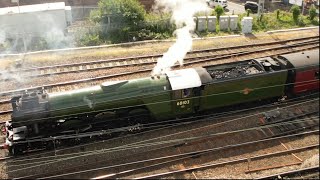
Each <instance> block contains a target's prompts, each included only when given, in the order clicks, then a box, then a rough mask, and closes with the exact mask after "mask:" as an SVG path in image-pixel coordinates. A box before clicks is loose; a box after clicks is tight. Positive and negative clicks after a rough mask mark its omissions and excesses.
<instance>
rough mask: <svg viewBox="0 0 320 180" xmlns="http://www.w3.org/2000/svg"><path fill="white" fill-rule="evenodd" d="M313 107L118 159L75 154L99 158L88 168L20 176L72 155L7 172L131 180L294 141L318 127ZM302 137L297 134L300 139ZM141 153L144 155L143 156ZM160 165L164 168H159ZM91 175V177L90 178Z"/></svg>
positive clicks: (196, 132)
mask: <svg viewBox="0 0 320 180" xmlns="http://www.w3.org/2000/svg"><path fill="white" fill-rule="evenodd" d="M309 103H311V102H309ZM313 103H315V102H313ZM313 103H311V104H308V103H306V104H304V103H302V104H301V103H299V104H297V105H292V106H290V107H286V108H285V110H284V111H281V116H277V117H276V118H274V119H273V121H270V122H269V124H267V123H264V124H262V122H261V118H265V117H266V116H267V115H268V114H269V115H270V114H271V115H272V114H273V113H275V112H274V110H273V111H269V113H267V114H266V113H264V114H263V113H259V114H258V115H253V116H251V118H249V117H243V118H244V119H246V121H250V122H251V123H250V125H248V124H246V123H248V122H243V124H246V126H248V127H247V128H245V127H241V128H240V129H237V128H235V129H232V128H231V127H229V126H227V125H226V124H230V123H231V124H232V123H236V122H235V121H234V120H233V121H232V122H231V121H229V122H223V123H222V124H224V125H226V126H224V127H222V126H221V124H220V125H217V124H214V125H211V126H210V125H209V126H206V127H203V126H201V127H200V128H195V129H190V130H187V131H184V132H179V133H174V134H169V135H166V136H164V137H158V138H155V139H153V140H152V141H151V140H150V139H149V140H147V141H142V142H138V143H134V144H129V145H128V144H127V145H123V146H122V148H124V149H126V150H127V151H132V150H133V152H135V153H129V155H127V156H123V154H121V153H120V154H119V158H116V157H117V156H114V155H111V154H109V153H110V152H109V153H108V151H124V150H123V149H121V147H120V148H111V149H109V150H104V151H103V150H99V151H98V152H91V156H90V153H89V154H86V153H81V154H78V155H79V157H80V156H81V157H84V156H90V158H93V157H92V155H94V154H95V155H97V156H98V157H99V158H98V159H96V161H95V162H93V163H89V164H88V163H86V165H85V166H81V165H80V166H79V163H76V164H77V166H76V167H73V168H71V167H70V166H69V165H68V166H67V167H65V168H63V169H64V170H63V171H59V170H57V171H54V172H50V173H47V172H46V171H44V170H41V171H38V172H42V174H41V173H40V174H37V173H34V172H30V173H31V174H34V175H32V176H30V175H29V176H26V174H25V173H21V171H23V169H24V170H25V171H32V169H34V168H40V167H42V166H45V165H47V166H48V167H47V168H49V169H50V164H54V163H58V164H57V166H59V164H60V165H62V166H66V165H63V163H66V162H68V163H70V162H72V161H75V159H77V158H79V157H74V155H73V156H71V157H68V156H67V157H66V156H63V157H62V158H61V159H60V158H53V159H52V160H49V159H43V160H44V161H43V162H41V161H39V162H38V163H36V164H35V165H32V163H31V164H30V163H29V164H25V165H24V166H23V163H22V162H21V161H16V163H18V164H17V165H15V164H14V161H12V162H11V161H10V162H7V164H8V170H9V174H10V173H11V174H12V175H13V174H14V175H15V176H14V177H24V178H39V177H46V178H47V177H52V178H59V177H60V178H61V177H67V178H70V177H73V178H74V177H81V178H83V177H86V178H89V177H94V176H93V174H97V170H100V171H99V174H101V172H109V171H110V170H111V171H110V174H113V175H112V176H110V177H111V178H115V177H124V178H127V177H129V178H133V176H130V175H132V174H130V172H131V173H134V175H136V174H137V172H140V174H141V170H143V171H150V168H155V167H159V166H160V165H166V166H167V165H168V163H169V162H170V163H172V162H176V161H177V162H179V163H178V164H181V161H185V160H186V159H197V157H199V156H204V157H205V154H208V153H209V154H218V151H220V152H221V151H222V152H225V151H226V150H227V149H229V150H230V149H235V148H237V147H238V148H239V147H240V146H242V147H245V148H244V149H246V148H247V145H249V144H251V146H252V147H257V144H258V143H259V144H266V142H267V141H270V142H275V141H276V140H277V143H278V141H279V140H281V139H282V138H289V137H296V136H297V135H299V132H301V131H302V130H305V129H308V128H314V127H317V126H318V123H319V119H318V118H315V117H316V114H317V113H319V112H316V110H315V109H317V106H318V103H315V104H313ZM312 104H313V105H312ZM302 106H303V107H302ZM301 108H302V109H301ZM276 110H279V109H276ZM280 110H281V109H280ZM292 112H293V114H292ZM289 117H291V118H289ZM243 118H239V119H238V121H239V122H241V121H242V120H243ZM292 118H295V119H294V120H293V119H292ZM266 119H268V118H266ZM312 122H313V123H312ZM218 124H219V123H218ZM292 124H296V126H295V128H298V129H296V130H295V131H293V129H291V130H290V128H293V126H291V125H292ZM284 126H286V127H287V128H283V127H284ZM303 127H304V128H303ZM225 128H228V129H229V131H226V130H225ZM230 128H231V130H230ZM261 129H262V130H263V131H264V132H266V131H270V130H271V131H272V132H273V134H272V133H268V134H266V133H263V132H262V131H261ZM208 132H212V133H209V134H208ZM294 133H296V134H294ZM309 133H310V134H314V133H318V131H312V132H309ZM292 134H294V135H292ZM302 134H303V133H302ZM302 134H301V133H300V135H302ZM186 135H188V137H186ZM168 137H171V138H173V139H171V140H170V138H169V139H168ZM237 137H238V138H237ZM228 139H229V140H231V139H233V141H229V140H228ZM244 140H245V141H244ZM213 142H214V143H213ZM246 143H247V144H246ZM195 147H196V148H195ZM314 147H318V145H312V147H311V146H310V147H309V148H314ZM195 149H197V151H195ZM139 150H142V152H139ZM143 150H144V151H145V152H143ZM296 150H297V149H296ZM301 150H302V149H301ZM212 152H215V153H212ZM87 153H88V152H87ZM286 153H289V154H290V153H292V152H291V151H287V152H286ZM149 155H150V156H149ZM152 155H156V156H158V157H154V156H152ZM102 156H106V157H108V158H107V159H103V158H101V157H102ZM159 156H160V157H159ZM110 157H115V158H114V159H113V158H111V159H110ZM137 158H138V160H137ZM139 158H140V159H139ZM181 158H182V159H181ZM246 159H247V158H246ZM149 160H152V161H149ZM79 161H80V162H82V161H83V160H79ZM123 161H124V162H123ZM128 161H129V162H137V163H134V164H131V165H130V164H128V163H129V162H128ZM159 161H160V162H159ZM167 161H168V162H167ZM121 162H123V163H121ZM161 162H162V163H165V164H161ZM33 163H35V162H33ZM68 163H67V164H68ZM97 163H98V164H100V166H101V164H104V165H105V164H109V163H110V164H119V163H120V164H119V166H117V165H111V166H107V167H106V166H104V168H101V167H100V168H98V167H97V168H96V170H92V169H95V168H94V167H95V166H96V164H97ZM150 163H151V164H150ZM159 163H160V164H159ZM120 165H121V166H120ZM88 166H89V167H91V168H92V169H91V170H92V171H89V170H84V168H85V167H86V168H88ZM23 167H24V168H23ZM115 167H116V169H114V168H115ZM133 167H135V168H134V169H135V170H134V171H133V170H132V168H133ZM136 167H141V168H142V169H141V168H138V169H136ZM51 168H52V167H51ZM68 168H69V169H68ZM119 168H120V170H119ZM79 170H80V171H79ZM101 170H102V171H101ZM106 170H108V171H106ZM185 170H186V171H188V168H185ZM75 171H76V172H75ZM63 172H70V173H71V174H68V173H67V174H64V173H63ZM92 172H94V173H93V174H92ZM150 172H151V171H150ZM170 172H171V171H170ZM61 173H63V174H61ZM119 173H120V174H119ZM23 174H24V175H23ZM59 174H60V175H59ZM142 174H143V173H142ZM51 175H52V176H51ZM70 175H72V176H70ZM74 175H77V176H74ZM78 175H81V176H78ZM120 175H121V176H120ZM134 177H135V176H134ZM138 177H143V176H138Z"/></svg>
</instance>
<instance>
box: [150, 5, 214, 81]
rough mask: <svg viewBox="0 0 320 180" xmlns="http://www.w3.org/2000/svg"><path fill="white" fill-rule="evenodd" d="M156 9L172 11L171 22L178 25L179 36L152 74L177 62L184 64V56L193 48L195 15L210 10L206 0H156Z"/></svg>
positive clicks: (160, 71) (162, 72) (156, 73)
mask: <svg viewBox="0 0 320 180" xmlns="http://www.w3.org/2000/svg"><path fill="white" fill-rule="evenodd" d="M155 9H158V10H161V11H166V12H171V13H172V17H171V22H172V23H174V24H175V25H176V27H177V30H176V31H175V32H174V34H175V35H176V37H177V40H176V42H175V44H173V45H172V46H171V47H170V48H169V50H168V51H167V52H166V53H164V54H163V56H162V57H161V58H159V59H158V61H157V65H156V66H155V67H154V69H153V71H152V75H158V74H164V73H165V72H167V71H170V69H171V67H172V66H173V65H174V64H175V63H176V62H179V64H180V65H181V66H182V65H183V58H184V57H185V56H186V54H187V52H189V51H191V49H192V35H191V32H192V31H193V30H194V29H195V28H196V23H195V22H194V19H193V17H194V15H195V14H196V13H198V12H208V11H209V8H208V6H207V4H206V1H205V0H156V5H155Z"/></svg>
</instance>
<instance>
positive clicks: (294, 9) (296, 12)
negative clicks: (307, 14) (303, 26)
mask: <svg viewBox="0 0 320 180" xmlns="http://www.w3.org/2000/svg"><path fill="white" fill-rule="evenodd" d="M290 12H292V17H293V20H294V22H295V23H296V24H297V23H298V18H299V15H300V13H301V12H300V7H299V6H297V5H293V6H292V7H291V9H290Z"/></svg>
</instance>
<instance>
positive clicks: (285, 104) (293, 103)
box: [15, 98, 310, 162]
mask: <svg viewBox="0 0 320 180" xmlns="http://www.w3.org/2000/svg"><path fill="white" fill-rule="evenodd" d="M307 102H310V100H308V101H307ZM301 103H305V100H300V98H295V100H294V99H290V100H288V101H284V102H281V103H280V104H277V105H275V104H273V103H272V104H267V105H263V106H258V107H255V108H249V109H244V110H240V111H231V112H229V113H219V114H214V116H212V114H209V115H204V116H198V117H195V118H199V119H201V120H197V122H199V121H204V120H212V119H215V118H219V117H222V116H225V115H227V116H230V118H232V117H234V116H238V115H237V114H236V113H241V112H246V111H250V110H257V109H263V108H266V109H267V108H272V107H275V106H277V107H279V106H280V108H279V109H286V108H289V107H292V106H296V105H297V104H301ZM270 111H273V110H268V111H265V112H270ZM261 113H262V112H261ZM261 113H258V114H256V115H259V114H261ZM186 119H187V120H188V119H189V120H190V119H191V118H184V120H186ZM240 119H242V118H240ZM236 120H239V117H238V118H236ZM166 122H167V123H169V122H170V123H171V120H169V121H166ZM193 122H195V121H193ZM226 123H229V122H228V121H223V122H220V123H219V125H222V124H226ZM175 126H178V125H175ZM166 128H167V127H165V128H161V130H163V129H166ZM157 130H160V129H156V130H153V131H157ZM150 132H151V131H144V132H142V133H139V134H145V133H150ZM120 138H125V137H119V138H117V139H120ZM112 140H114V139H112ZM103 142H105V140H103ZM98 143H101V141H98V142H93V143H88V144H84V145H78V146H75V147H71V148H70V147H67V148H63V149H58V150H56V151H54V152H61V151H63V150H70V149H74V148H79V147H82V146H92V145H94V144H98ZM49 153H53V151H51V152H44V153H40V154H42V155H46V157H48V154H49ZM82 153H86V152H81V154H82ZM76 154H77V153H76ZM32 156H38V154H35V155H32ZM58 156H59V157H61V156H65V155H58ZM30 157H31V156H30V155H29V156H28V160H30ZM55 157H56V155H55ZM23 160H24V158H23V157H22V158H15V161H19V162H20V161H23Z"/></svg>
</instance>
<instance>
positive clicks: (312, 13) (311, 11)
mask: <svg viewBox="0 0 320 180" xmlns="http://www.w3.org/2000/svg"><path fill="white" fill-rule="evenodd" d="M316 16H317V9H316V8H315V7H314V5H312V6H311V8H310V9H309V18H310V20H311V21H312V20H313V19H314V18H315V17H316Z"/></svg>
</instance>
